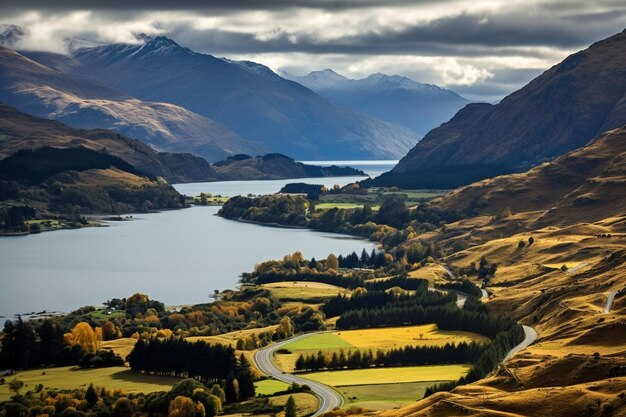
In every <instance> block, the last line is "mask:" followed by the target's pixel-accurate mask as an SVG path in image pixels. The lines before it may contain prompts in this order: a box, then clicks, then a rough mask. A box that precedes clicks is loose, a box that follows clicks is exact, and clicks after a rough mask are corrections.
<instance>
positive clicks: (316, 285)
mask: <svg viewBox="0 0 626 417" xmlns="http://www.w3.org/2000/svg"><path fill="white" fill-rule="evenodd" d="M261 287H262V288H266V289H269V290H270V292H271V293H272V295H273V296H274V297H276V298H278V299H279V300H289V301H301V302H303V303H306V304H311V303H314V304H315V303H319V302H320V301H323V299H324V298H330V297H334V296H336V295H338V294H350V291H349V290H346V289H345V288H341V287H338V286H336V285H330V284H324V283H321V282H304V281H292V282H275V283H271V284H263V285H261Z"/></svg>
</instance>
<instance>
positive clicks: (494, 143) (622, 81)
mask: <svg viewBox="0 0 626 417" xmlns="http://www.w3.org/2000/svg"><path fill="white" fill-rule="evenodd" d="M625 62H626V32H622V33H619V34H617V35H615V36H612V37H610V38H608V39H605V40H603V41H600V42H597V43H595V44H594V45H592V46H591V47H589V48H588V49H586V50H584V51H581V52H578V53H576V54H573V55H571V56H569V57H568V58H567V59H565V60H564V61H563V62H562V63H560V64H558V65H556V66H554V67H552V68H551V69H549V70H548V71H546V72H545V73H543V74H542V75H541V76H539V77H538V78H536V79H535V80H533V81H531V82H530V83H529V84H528V85H526V86H525V87H523V88H522V89H520V90H518V91H516V92H515V93H513V94H511V95H509V96H508V97H506V98H505V99H503V100H502V101H501V102H500V103H499V104H497V105H493V106H492V105H487V104H483V105H469V106H467V107H466V108H465V109H463V110H461V111H460V112H459V113H458V114H457V115H456V116H455V117H454V118H453V119H452V120H450V122H448V123H445V124H443V125H442V126H441V127H439V128H437V129H433V130H432V131H431V132H429V133H428V134H427V135H426V136H425V137H424V139H423V140H422V141H421V142H420V143H418V144H417V146H415V147H414V148H413V149H412V150H411V151H410V152H409V153H408V154H407V155H406V156H405V157H404V158H403V159H402V160H401V161H400V163H399V164H398V165H397V166H396V167H395V168H394V169H393V171H391V173H390V174H389V175H387V177H386V178H381V181H387V182H398V181H400V180H404V181H405V182H410V181H411V180H414V181H419V176H420V175H421V174H422V173H423V172H426V171H428V170H429V169H431V168H442V167H443V168H447V169H448V170H453V169H454V168H455V167H458V166H467V165H476V166H479V165H482V166H486V167H488V168H489V169H488V170H487V172H488V171H490V170H492V171H497V169H495V168H498V169H499V170H500V171H506V170H508V171H509V172H512V171H522V170H525V169H528V168H530V167H532V166H534V165H537V164H539V163H542V162H545V161H547V160H551V159H553V158H555V157H557V156H559V155H563V154H564V153H566V152H568V151H571V150H573V149H576V148H578V147H580V146H582V145H584V144H585V143H586V142H587V141H588V140H589V138H592V137H594V136H596V135H598V134H600V133H602V132H605V131H607V130H610V129H614V128H616V127H619V126H621V125H622V124H624V123H625V122H626V98H625V97H626V95H625V93H626V65H624V63H625ZM477 170H480V168H477ZM486 176H488V175H485V176H483V178H485V177H486ZM473 179H476V178H475V177H474V178H469V181H465V183H468V182H471V180H473ZM461 180H462V178H461Z"/></svg>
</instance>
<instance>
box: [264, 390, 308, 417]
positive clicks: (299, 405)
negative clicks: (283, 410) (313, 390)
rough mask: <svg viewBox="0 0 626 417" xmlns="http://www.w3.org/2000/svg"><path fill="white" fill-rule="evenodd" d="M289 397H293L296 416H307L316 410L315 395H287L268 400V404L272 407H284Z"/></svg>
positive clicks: (302, 393) (300, 393) (301, 393)
mask: <svg viewBox="0 0 626 417" xmlns="http://www.w3.org/2000/svg"><path fill="white" fill-rule="evenodd" d="M289 395H292V396H293V399H294V401H295V402H296V415H297V416H299V417H301V416H308V415H311V414H313V413H314V412H315V411H316V410H317V404H318V399H317V397H316V396H315V395H313V394H309V393H305V392H299V393H296V394H287V395H279V396H277V397H272V398H270V404H272V405H281V406H283V405H285V403H286V402H287V399H288V398H289Z"/></svg>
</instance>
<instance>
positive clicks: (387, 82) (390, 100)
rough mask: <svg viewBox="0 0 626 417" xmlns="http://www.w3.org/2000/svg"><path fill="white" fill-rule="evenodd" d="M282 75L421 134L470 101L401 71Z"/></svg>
mask: <svg viewBox="0 0 626 417" xmlns="http://www.w3.org/2000/svg"><path fill="white" fill-rule="evenodd" d="M280 75H281V76H282V77H283V78H286V79H289V80H292V81H295V82H298V83H300V84H302V85H303V86H305V87H307V88H310V89H311V90H313V91H315V92H316V93H318V94H319V95H321V96H322V97H326V98H327V99H329V100H330V101H333V102H336V103H340V104H343V105H345V106H347V107H349V108H351V109H354V110H357V111H360V112H363V113H366V114H369V115H370V116H372V117H376V118H378V119H380V120H385V121H387V122H391V123H397V124H400V125H403V126H406V127H409V128H410V129H412V130H413V131H414V132H415V133H417V134H418V135H420V136H423V135H425V134H426V133H428V131H430V130H431V129H433V128H435V127H437V126H439V125H440V124H441V123H443V122H445V121H447V120H449V119H450V118H451V117H452V116H453V115H454V114H455V113H456V112H457V111H458V110H459V109H461V108H462V107H463V106H465V105H466V104H467V103H468V101H467V100H466V99H465V98H463V97H461V96H460V95H458V94H457V93H455V92H454V91H450V90H446V89H443V88H440V87H437V86H436V85H432V84H423V83H418V82H416V81H413V80H411V79H409V78H407V77H401V76H398V75H385V74H380V73H377V74H372V75H370V76H368V77H366V78H362V79H358V80H354V79H350V78H347V77H344V76H342V75H340V74H337V73H336V72H335V71H333V70H331V69H325V70H322V71H313V72H311V73H309V74H308V75H306V76H303V77H299V76H296V75H292V74H290V73H288V72H280Z"/></svg>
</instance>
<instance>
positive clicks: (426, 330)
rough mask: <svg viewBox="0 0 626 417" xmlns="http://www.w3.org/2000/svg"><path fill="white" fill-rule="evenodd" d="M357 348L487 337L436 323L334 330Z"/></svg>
mask: <svg viewBox="0 0 626 417" xmlns="http://www.w3.org/2000/svg"><path fill="white" fill-rule="evenodd" d="M334 333H335V334H337V336H339V337H341V338H342V339H343V340H345V341H346V342H348V343H350V344H351V345H353V346H354V347H356V348H359V349H370V348H371V349H374V348H376V349H392V348H397V347H403V346H407V345H411V346H443V345H445V344H446V343H461V342H467V343H470V342H472V341H475V342H480V343H487V342H489V338H487V337H485V336H482V335H479V334H477V333H471V332H462V331H453V330H439V328H438V327H437V325H436V324H424V325H420V326H405V327H387V328H383V329H361V330H344V331H338V332H334Z"/></svg>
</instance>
